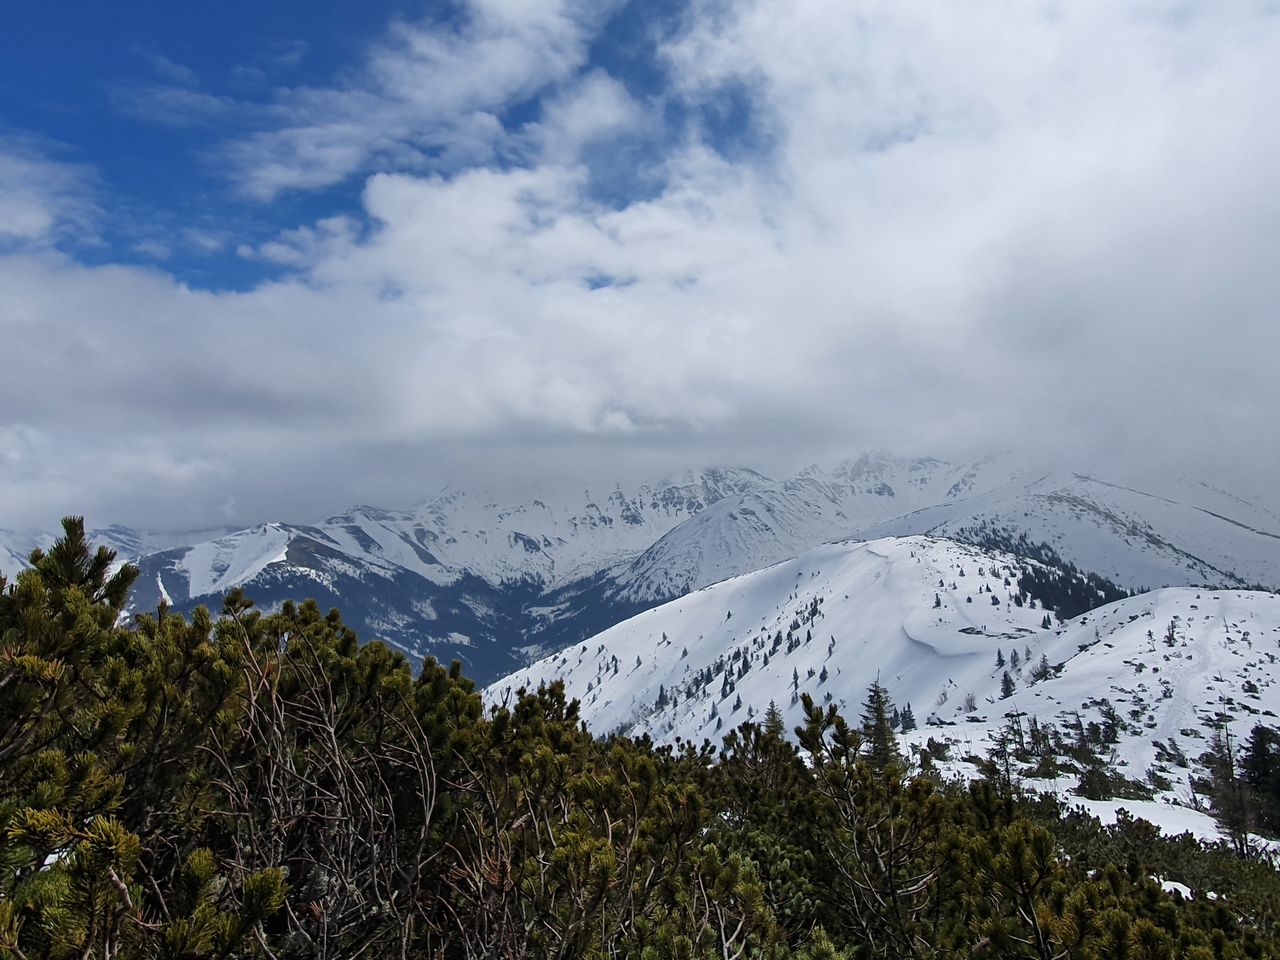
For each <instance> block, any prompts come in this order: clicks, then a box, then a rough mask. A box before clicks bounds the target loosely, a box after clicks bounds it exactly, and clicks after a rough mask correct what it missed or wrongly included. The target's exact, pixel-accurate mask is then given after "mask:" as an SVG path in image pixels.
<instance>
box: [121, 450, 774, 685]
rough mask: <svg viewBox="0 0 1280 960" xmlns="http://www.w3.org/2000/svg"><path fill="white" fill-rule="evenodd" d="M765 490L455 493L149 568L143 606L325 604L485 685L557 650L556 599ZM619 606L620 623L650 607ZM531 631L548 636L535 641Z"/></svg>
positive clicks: (251, 533)
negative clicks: (716, 509) (240, 598)
mask: <svg viewBox="0 0 1280 960" xmlns="http://www.w3.org/2000/svg"><path fill="white" fill-rule="evenodd" d="M767 482H768V481H767V479H766V478H765V477H763V476H761V475H760V474H757V473H754V472H753V471H750V470H708V471H704V472H702V473H689V474H686V475H684V476H681V477H677V478H674V479H672V480H669V481H667V482H665V483H661V484H653V485H641V486H639V487H637V488H634V489H632V490H629V491H624V490H623V489H622V488H621V487H617V488H615V489H614V490H612V491H609V492H608V493H607V494H604V495H596V494H593V493H592V492H591V491H589V490H586V491H573V490H571V489H565V488H560V489H556V488H550V489H547V490H541V491H535V492H534V493H533V494H532V495H530V496H528V497H527V499H524V500H522V501H519V502H516V503H511V502H504V501H502V500H500V499H499V498H497V497H494V496H492V495H485V494H481V493H476V492H469V491H461V490H447V491H445V492H444V493H442V494H441V495H440V496H438V497H434V498H432V499H430V500H427V501H425V502H423V503H421V504H419V505H418V506H416V507H413V508H411V509H409V510H382V509H378V508H375V507H367V506H365V507H356V508H354V509H352V510H350V511H348V512H347V513H344V514H341V515H338V516H335V517H330V518H329V519H327V520H325V521H323V522H321V523H318V524H315V525H307V526H304V525H295V524H282V523H267V524H261V525H259V526H256V527H252V528H250V529H246V530H240V531H236V532H235V533H233V534H230V535H228V536H224V537H220V538H218V539H216V540H211V541H208V542H204V543H198V544H195V545H194V546H189V547H182V548H178V549H174V550H169V551H165V552H161V553H158V554H154V555H152V556H148V557H145V558H143V560H142V561H141V563H140V566H141V568H142V575H141V576H140V577H139V581H138V586H137V587H136V588H135V591H134V603H135V606H136V608H138V609H147V608H150V607H152V606H154V605H155V604H156V603H159V602H161V601H164V602H167V603H170V604H172V605H175V606H177V607H179V608H183V609H185V608H189V607H191V606H194V605H195V604H197V603H206V604H209V605H210V606H215V607H216V606H218V605H219V604H220V603H221V599H222V597H223V595H225V593H226V592H227V591H228V590H230V589H231V588H233V587H237V586H239V587H243V588H244V589H245V590H246V591H247V592H248V593H249V594H250V595H251V596H252V597H253V598H254V599H255V600H256V601H257V602H258V603H259V604H262V605H266V606H270V605H272V604H275V603H278V602H281V601H283V600H285V599H291V598H293V599H296V598H303V597H314V598H315V599H317V601H318V602H319V603H321V605H322V606H326V607H327V606H331V605H332V606H338V607H340V608H341V609H342V611H343V614H344V616H345V617H346V618H347V620H348V622H350V623H351V624H353V625H354V626H355V627H356V628H357V629H358V630H359V631H360V633H361V634H362V635H363V636H366V637H373V636H378V637H382V638H384V639H387V640H390V641H391V642H392V643H394V644H395V645H396V646H399V647H401V648H402V649H404V650H406V651H408V652H410V653H411V654H413V655H415V656H424V655H427V654H432V655H435V656H436V657H438V658H440V659H442V660H446V661H447V660H449V659H453V658H455V657H456V658H459V659H462V660H464V661H465V662H466V663H467V666H468V669H469V670H470V671H471V672H472V673H473V675H476V676H479V677H481V678H486V679H487V678H491V677H493V676H495V675H498V674H500V673H502V672H505V671H506V670H509V669H511V668H512V667H513V666H515V665H518V664H519V663H521V662H523V660H524V657H525V655H524V654H523V653H522V652H521V648H522V647H525V646H527V645H528V644H530V643H535V644H536V643H543V644H548V643H550V644H554V642H555V637H556V636H557V635H556V634H555V633H554V632H548V629H547V626H548V624H547V608H546V606H545V605H544V604H543V603H542V601H543V599H544V598H545V597H546V596H547V595H548V593H549V592H553V591H558V590H561V589H562V588H564V587H565V585H566V584H569V583H577V584H579V590H581V589H582V588H583V587H584V586H585V585H589V584H590V583H591V582H592V581H593V578H597V577H599V576H600V574H601V571H604V570H609V569H613V568H615V567H618V566H620V565H625V564H626V563H627V562H629V561H630V560H632V559H634V558H635V557H636V556H637V555H639V554H640V553H641V552H643V551H644V550H645V549H646V548H647V547H648V546H650V545H651V544H652V543H653V542H654V541H655V540H657V539H659V538H660V537H661V536H662V535H663V534H664V533H666V532H667V531H669V530H670V529H671V528H673V527H675V526H676V525H678V524H680V523H681V522H683V521H685V520H687V519H688V518H689V517H691V516H694V515H696V514H697V513H699V512H700V511H702V510H704V509H705V508H706V507H707V506H709V505H711V504H713V503H715V502H716V501H717V500H719V499H721V498H723V497H726V496H732V495H736V494H739V493H742V492H745V491H747V490H750V489H752V488H753V487H756V486H759V485H762V484H764V483H767ZM593 609H594V608H593ZM610 609H611V610H616V611H617V613H616V614H612V615H611V616H612V619H609V621H608V622H616V620H617V619H621V618H622V617H623V616H626V615H628V614H630V613H632V612H635V610H637V609H639V607H638V606H635V605H631V606H625V605H615V606H614V607H611V608H610ZM574 613H575V614H581V613H582V611H581V610H578V611H575V612H574ZM558 619H559V620H563V619H569V620H572V619H574V615H573V614H566V616H565V617H561V618H558ZM531 626H532V627H538V628H540V629H539V630H538V636H537V638H536V639H526V635H527V634H529V633H530V628H531ZM582 629H583V630H586V629H588V628H587V627H583V628H582Z"/></svg>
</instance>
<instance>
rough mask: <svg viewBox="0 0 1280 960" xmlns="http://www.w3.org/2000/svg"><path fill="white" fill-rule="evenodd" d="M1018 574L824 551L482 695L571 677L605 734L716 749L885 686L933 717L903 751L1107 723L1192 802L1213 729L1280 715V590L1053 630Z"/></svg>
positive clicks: (1062, 783) (1189, 598)
mask: <svg viewBox="0 0 1280 960" xmlns="http://www.w3.org/2000/svg"><path fill="white" fill-rule="evenodd" d="M1025 566H1026V563H1025V562H1024V561H1019V560H1017V559H1016V558H1014V557H1012V556H1010V555H1007V554H1004V555H1001V554H993V553H990V552H987V551H984V550H981V549H979V548H976V547H974V546H971V545H967V544H961V543H955V542H951V541H945V540H937V539H933V538H926V537H907V538H893V539H883V540H876V541H871V542H861V543H839V544H830V545H826V546H823V547H819V548H817V549H815V550H812V551H810V552H808V553H806V554H804V555H802V556H800V557H797V558H795V559H793V560H789V561H785V562H783V563H780V564H777V565H775V566H772V567H769V568H767V569H764V570H760V571H756V572H754V573H750V574H746V575H744V576H741V577H737V578H734V579H731V580H727V581H723V582H721V583H718V584H716V585H714V586H711V587H708V588H705V589H703V590H699V591H697V592H695V593H692V594H689V595H687V596H685V597H682V598H680V599H678V600H675V601H672V602H670V603H666V604H663V605H662V606H659V607H656V608H653V609H651V610H648V611H646V612H644V613H641V614H639V615H637V616H635V617H633V618H631V619H630V620H627V621H625V622H623V623H620V624H618V625H616V626H614V627H612V628H610V629H609V630H606V631H604V632H602V633H600V634H599V635H597V636H595V637H592V638H590V639H589V640H588V641H587V642H585V643H583V644H578V645H575V646H574V647H572V648H570V649H568V650H565V651H563V652H562V653H560V654H558V655H556V656H553V657H550V658H546V659H544V660H542V661H540V662H538V663H536V664H534V665H532V666H530V667H527V668H525V669H523V670H521V671H519V672H517V673H515V674H513V675H512V676H510V677H507V678H504V679H503V680H501V681H499V682H498V683H496V684H494V685H492V686H490V687H489V688H488V689H487V690H486V692H485V696H486V698H487V699H488V700H489V701H490V702H496V701H500V700H502V699H503V698H505V697H509V696H510V695H511V694H512V691H514V690H516V689H518V688H519V687H521V686H528V687H533V686H536V685H538V684H539V683H542V682H546V681H550V680H553V679H562V680H563V681H564V682H565V686H566V692H567V693H568V695H570V696H572V697H575V698H577V699H579V700H580V701H581V702H582V716H583V718H584V719H585V720H586V722H587V723H588V725H590V726H591V727H592V728H593V729H594V730H596V731H598V732H600V733H606V732H609V731H613V730H621V731H626V732H629V733H633V734H648V735H650V736H652V737H653V738H655V739H656V740H658V741H660V742H676V741H678V740H687V741H693V742H699V741H701V740H703V739H704V738H710V739H712V740H713V742H714V741H717V740H718V738H719V736H721V735H722V734H723V733H724V732H725V731H727V730H728V729H730V728H732V727H734V726H736V725H737V724H739V723H740V722H742V721H744V720H747V719H753V718H754V719H759V718H760V717H761V716H762V714H763V713H764V711H765V710H766V708H767V707H768V706H769V704H770V703H771V702H772V703H775V704H776V705H777V706H778V707H779V708H780V710H781V711H782V714H783V716H784V721H785V723H786V726H787V728H788V729H790V728H791V727H794V726H795V725H796V724H798V723H800V722H801V721H802V718H803V707H802V704H801V703H800V696H801V695H802V694H808V695H809V696H811V697H812V698H813V700H814V701H815V702H816V703H818V704H824V703H834V704H836V705H837V706H838V707H839V709H840V710H841V712H842V713H844V715H845V716H846V717H847V718H849V719H851V720H856V719H857V717H858V716H859V714H860V711H861V703H862V700H863V698H864V696H865V693H866V690H867V687H868V685H870V684H871V683H872V682H873V681H876V680H878V681H879V682H880V683H881V684H882V685H883V686H885V687H886V688H887V689H888V691H889V693H890V696H891V697H892V698H893V700H894V701H895V702H896V703H897V704H898V705H899V706H902V707H905V706H906V705H907V704H910V705H911V708H912V712H913V714H914V715H915V717H916V718H917V719H918V721H919V723H920V727H919V729H918V730H916V731H914V732H913V733H911V734H909V735H908V737H907V740H908V742H915V743H920V744H923V743H924V742H925V741H927V740H928V739H929V738H934V739H935V740H936V741H937V742H939V743H944V742H947V741H951V742H953V743H954V747H953V750H952V753H953V755H954V756H953V759H958V758H963V757H964V756H968V755H978V756H983V755H985V754H986V752H987V751H988V750H990V749H991V748H992V746H993V745H994V744H995V742H996V740H997V738H998V737H999V734H1000V730H1001V728H1003V727H1004V726H1005V724H1006V723H1007V722H1008V721H1009V718H1010V717H1011V716H1014V715H1021V723H1023V724H1026V723H1029V718H1030V717H1035V718H1036V719H1037V722H1038V723H1039V724H1042V725H1046V726H1047V725H1053V726H1054V727H1055V728H1056V729H1058V730H1059V731H1060V732H1062V733H1063V734H1064V735H1065V736H1066V737H1067V739H1070V735H1071V733H1072V731H1075V730H1076V729H1077V728H1079V729H1080V730H1083V729H1084V727H1085V726H1087V725H1088V724H1090V723H1096V724H1099V729H1103V728H1105V729H1106V730H1107V731H1108V735H1109V736H1111V737H1113V742H1109V743H1105V744H1101V745H1100V746H1099V749H1100V750H1102V751H1103V752H1104V753H1105V754H1106V755H1107V756H1106V761H1107V763H1108V765H1109V767H1110V768H1111V769H1112V770H1114V771H1115V772H1118V773H1120V774H1122V775H1123V777H1125V778H1127V779H1129V780H1132V781H1139V782H1141V781H1147V783H1148V785H1149V791H1148V792H1150V793H1152V794H1153V795H1155V796H1156V797H1157V798H1158V799H1163V800H1166V801H1172V800H1180V801H1184V802H1189V801H1190V797H1191V794H1190V790H1191V787H1190V776H1191V773H1192V772H1193V769H1194V758H1195V757H1196V756H1198V755H1199V754H1200V753H1201V752H1203V750H1204V749H1205V745H1206V743H1207V742H1208V738H1209V737H1210V735H1211V731H1212V730H1213V729H1214V728H1215V726H1216V725H1218V724H1219V723H1220V722H1222V721H1223V720H1224V719H1231V720H1233V721H1234V722H1235V731H1234V733H1235V735H1236V736H1237V737H1243V736H1244V735H1246V734H1247V732H1248V729H1249V727H1251V726H1252V724H1253V722H1255V721H1258V720H1265V721H1266V722H1269V723H1271V724H1273V725H1274V724H1276V722H1277V721H1276V719H1275V718H1276V715H1277V713H1280V684H1278V683H1277V680H1278V679H1280V661H1278V658H1277V655H1278V654H1280V597H1277V596H1275V595H1273V594H1267V593H1261V592H1250V591H1217V592H1210V591H1200V590H1195V589H1191V588H1170V589H1164V590H1159V591H1156V592H1154V593H1149V594H1144V595H1140V596H1136V597H1131V598H1129V599H1126V600H1121V601H1119V602H1117V603H1113V604H1108V605H1107V606H1105V607H1101V608H1099V609H1097V610H1094V611H1091V612H1090V613H1087V614H1084V615H1082V616H1080V617H1077V618H1075V619H1073V620H1070V621H1067V622H1066V623H1063V624H1058V623H1056V622H1055V621H1054V619H1053V618H1050V626H1049V627H1046V626H1045V615H1046V611H1045V610H1044V608H1043V607H1042V606H1041V605H1040V604H1039V603H1036V604H1035V605H1034V606H1032V604H1031V603H1030V602H1028V600H1027V598H1026V597H1022V598H1021V599H1023V601H1024V603H1023V605H1021V606H1019V605H1018V604H1017V602H1015V600H1014V599H1013V598H1014V597H1015V595H1016V593H1017V586H1016V584H1017V574H1018V572H1019V569H1020V568H1023V567H1025ZM1006 581H1007V582H1006ZM1015 656H1016V660H1017V663H1016V665H1015ZM998 657H999V658H1000V659H1001V660H1002V661H1003V662H1004V666H1003V667H1000V666H998V665H997V658H998ZM1042 658H1043V661H1042ZM1042 662H1043V665H1044V666H1042ZM1006 671H1007V672H1008V675H1009V682H1010V683H1011V684H1012V691H1011V693H1010V695H1008V696H1004V693H1005V692H1006V691H1005V690H1004V689H1003V687H1004V684H1005V680H1004V674H1005V673H1006ZM1041 672H1043V673H1044V674H1045V676H1043V677H1041V678H1040V679H1038V680H1037V679H1035V678H1036V677H1037V676H1038V675H1039V674H1040V673H1041ZM1178 757H1181V758H1183V759H1184V760H1186V761H1187V763H1188V765H1187V766H1179V763H1180V762H1181V761H1179V760H1178V759H1176V758H1178ZM1153 768H1154V769H1156V770H1157V771H1158V775H1159V776H1160V777H1163V778H1165V779H1166V780H1167V781H1168V782H1167V785H1165V786H1162V787H1159V788H1156V787H1155V786H1153V785H1152V784H1154V783H1155V782H1154V781H1150V780H1149V777H1148V773H1149V771H1150V770H1151V769H1153ZM1077 780H1078V777H1077V776H1075V775H1074V774H1072V773H1071V772H1069V771H1061V772H1059V773H1058V776H1057V779H1056V780H1055V782H1054V783H1052V784H1050V785H1049V786H1050V787H1051V788H1056V789H1059V790H1068V789H1071V788H1072V787H1074V786H1075V785H1076V783H1077ZM1144 789H1146V788H1144ZM1138 792H1139V793H1142V792H1143V790H1139V791H1138Z"/></svg>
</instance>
